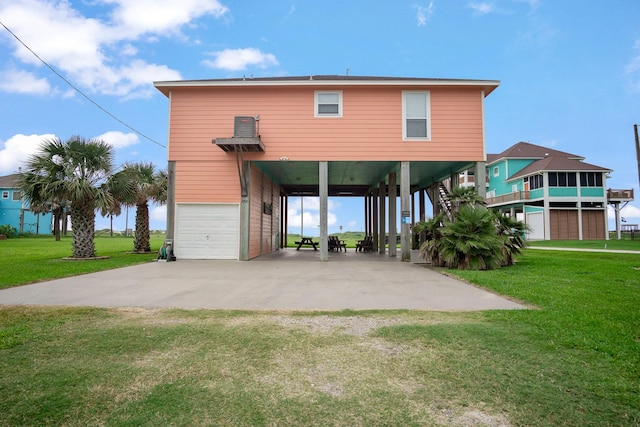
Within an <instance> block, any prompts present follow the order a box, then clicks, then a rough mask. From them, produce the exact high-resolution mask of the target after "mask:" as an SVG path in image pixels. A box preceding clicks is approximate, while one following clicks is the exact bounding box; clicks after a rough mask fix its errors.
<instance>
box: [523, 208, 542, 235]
mask: <svg viewBox="0 0 640 427" xmlns="http://www.w3.org/2000/svg"><path fill="white" fill-rule="evenodd" d="M527 225H528V226H529V231H528V232H527V240H544V216H543V215H542V212H529V213H527Z"/></svg>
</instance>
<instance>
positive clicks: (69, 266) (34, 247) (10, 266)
mask: <svg viewBox="0 0 640 427" xmlns="http://www.w3.org/2000/svg"><path fill="white" fill-rule="evenodd" d="M163 239H164V236H161V235H152V236H151V249H152V250H154V251H157V250H159V249H160V246H161V245H162V242H163ZM71 243H72V238H71V237H70V236H65V237H62V239H61V240H60V241H58V242H56V241H55V239H54V238H53V237H51V236H47V237H20V238H14V239H7V240H0V252H1V253H2V256H1V257H0V271H2V274H1V275H0V289H4V288H8V287H11V286H17V285H24V284H27V283H34V282H40V281H43V280H51V279H58V278H61V277H68V276H75V275H78V274H85V273H94V272H96V271H103V270H110V269H113V268H120V267H126V266H129V265H134V264H140V263H145V262H150V261H152V260H155V259H156V254H155V253H153V254H130V253H127V252H129V251H132V250H133V239H131V238H125V237H96V238H95V245H96V253H97V254H98V255H99V256H107V257H109V258H108V259H97V260H86V261H68V260H63V258H64V257H68V256H71V253H72V248H71Z"/></svg>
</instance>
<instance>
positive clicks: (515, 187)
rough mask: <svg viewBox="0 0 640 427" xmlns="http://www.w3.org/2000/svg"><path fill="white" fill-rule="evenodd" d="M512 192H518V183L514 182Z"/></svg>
mask: <svg viewBox="0 0 640 427" xmlns="http://www.w3.org/2000/svg"><path fill="white" fill-rule="evenodd" d="M511 192H512V193H517V192H518V184H512V185H511Z"/></svg>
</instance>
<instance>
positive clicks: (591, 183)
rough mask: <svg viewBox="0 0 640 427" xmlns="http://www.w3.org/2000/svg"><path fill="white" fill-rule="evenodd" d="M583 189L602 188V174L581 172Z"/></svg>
mask: <svg viewBox="0 0 640 427" xmlns="http://www.w3.org/2000/svg"><path fill="white" fill-rule="evenodd" d="M580 186H581V187H602V172H580Z"/></svg>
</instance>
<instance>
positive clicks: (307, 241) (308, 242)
mask: <svg viewBox="0 0 640 427" xmlns="http://www.w3.org/2000/svg"><path fill="white" fill-rule="evenodd" d="M295 243H296V245H298V247H297V248H296V251H299V250H300V248H301V247H303V246H313V250H314V251H317V250H318V245H319V243H318V242H314V241H313V239H311V237H303V238H302V239H301V240H300V241H299V242H295Z"/></svg>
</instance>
